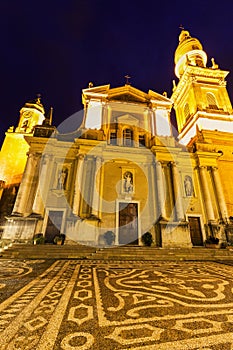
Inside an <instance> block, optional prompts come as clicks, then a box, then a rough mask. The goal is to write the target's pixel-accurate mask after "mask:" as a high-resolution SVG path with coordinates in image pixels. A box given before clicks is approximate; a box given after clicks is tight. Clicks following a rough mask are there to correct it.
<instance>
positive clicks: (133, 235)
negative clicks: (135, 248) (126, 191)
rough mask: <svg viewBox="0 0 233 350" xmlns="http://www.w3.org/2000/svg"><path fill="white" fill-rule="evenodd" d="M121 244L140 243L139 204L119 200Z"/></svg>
mask: <svg viewBox="0 0 233 350" xmlns="http://www.w3.org/2000/svg"><path fill="white" fill-rule="evenodd" d="M118 225H119V226H118V227H119V244H121V245H126V244H131V245H138V204H137V203H127V202H119V223H118Z"/></svg>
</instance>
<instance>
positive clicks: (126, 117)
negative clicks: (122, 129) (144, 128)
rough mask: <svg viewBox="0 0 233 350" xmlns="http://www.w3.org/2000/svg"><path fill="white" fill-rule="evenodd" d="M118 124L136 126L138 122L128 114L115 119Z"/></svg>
mask: <svg viewBox="0 0 233 350" xmlns="http://www.w3.org/2000/svg"><path fill="white" fill-rule="evenodd" d="M117 122H118V123H119V124H125V125H135V126H138V124H139V120H138V119H137V118H135V117H133V116H132V115H130V114H124V115H121V116H120V117H118V118H117Z"/></svg>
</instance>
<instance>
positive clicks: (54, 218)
mask: <svg viewBox="0 0 233 350" xmlns="http://www.w3.org/2000/svg"><path fill="white" fill-rule="evenodd" d="M63 213H64V212H63V211H58V210H50V211H49V214H48V221H47V227H46V231H45V241H46V243H53V241H54V238H55V237H56V236H58V235H59V234H60V233H61V225H62V218H63Z"/></svg>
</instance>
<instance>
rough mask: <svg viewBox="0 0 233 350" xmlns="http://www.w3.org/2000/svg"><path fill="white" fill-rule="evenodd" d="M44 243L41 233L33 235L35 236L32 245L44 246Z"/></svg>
mask: <svg viewBox="0 0 233 350" xmlns="http://www.w3.org/2000/svg"><path fill="white" fill-rule="evenodd" d="M44 242H45V239H44V235H43V233H37V234H35V236H34V238H33V243H34V244H44Z"/></svg>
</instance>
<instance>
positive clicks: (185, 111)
mask: <svg viewBox="0 0 233 350" xmlns="http://www.w3.org/2000/svg"><path fill="white" fill-rule="evenodd" d="M184 116H185V120H187V119H188V118H189V117H190V109H189V104H188V103H186V104H185V106H184Z"/></svg>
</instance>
